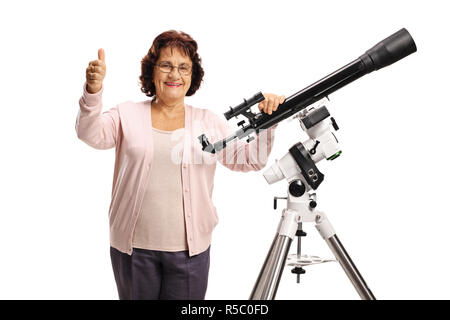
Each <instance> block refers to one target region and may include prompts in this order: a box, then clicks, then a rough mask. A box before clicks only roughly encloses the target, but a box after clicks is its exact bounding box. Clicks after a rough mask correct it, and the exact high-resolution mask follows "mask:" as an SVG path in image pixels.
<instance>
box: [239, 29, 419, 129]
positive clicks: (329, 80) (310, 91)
mask: <svg viewBox="0 0 450 320" xmlns="http://www.w3.org/2000/svg"><path fill="white" fill-rule="evenodd" d="M416 51H417V48H416V44H415V43H414V40H413V38H412V37H411V35H410V34H409V32H408V31H407V30H406V29H404V28H403V29H401V30H399V31H397V32H396V33H394V34H393V35H391V36H389V37H388V38H386V39H384V40H382V41H380V42H379V43H378V44H376V45H375V46H373V47H372V48H371V49H369V50H367V51H366V53H364V54H363V55H362V56H360V57H359V58H358V59H356V60H354V61H353V62H350V63H349V64H347V65H346V66H344V67H342V68H341V69H339V70H337V71H335V72H333V73H331V74H330V75H328V76H326V77H325V78H322V79H321V80H319V81H317V82H315V83H313V84H312V85H310V86H308V87H306V88H305V89H303V90H301V91H299V92H297V93H295V94H293V95H292V96H290V97H288V98H287V99H286V100H285V102H284V103H282V104H280V105H279V106H278V109H277V111H274V112H272V115H268V114H263V115H262V116H260V117H258V118H257V119H256V120H255V121H254V123H251V124H250V125H249V126H248V127H247V128H244V130H245V129H251V128H253V129H254V130H259V129H267V128H270V127H271V126H273V125H274V124H276V123H278V122H280V121H282V120H284V119H286V118H288V117H290V116H291V115H293V114H295V113H297V112H299V111H300V110H302V109H304V108H306V107H307V106H308V105H310V104H312V103H314V102H316V101H319V100H321V99H323V98H324V97H326V96H328V95H329V94H330V93H333V92H334V91H336V90H338V89H340V88H342V87H344V86H345V85H347V84H349V83H350V82H353V81H355V80H356V79H358V78H360V77H362V76H364V75H366V74H368V73H370V72H372V71H375V70H379V69H381V68H384V67H386V66H388V65H390V64H392V63H394V62H397V61H398V60H401V59H403V58H404V57H406V56H408V55H410V54H411V53H414V52H416Z"/></svg>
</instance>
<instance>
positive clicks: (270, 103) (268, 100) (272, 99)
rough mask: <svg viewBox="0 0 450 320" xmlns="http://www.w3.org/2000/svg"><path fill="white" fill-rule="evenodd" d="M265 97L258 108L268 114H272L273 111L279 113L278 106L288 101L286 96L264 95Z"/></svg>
mask: <svg viewBox="0 0 450 320" xmlns="http://www.w3.org/2000/svg"><path fill="white" fill-rule="evenodd" d="M263 96H264V98H265V99H264V101H261V102H260V103H259V104H258V108H259V110H263V111H264V112H265V113H267V114H272V112H273V111H277V108H278V105H279V104H281V103H283V102H284V100H285V99H286V97H285V96H277V95H276V94H273V93H263Z"/></svg>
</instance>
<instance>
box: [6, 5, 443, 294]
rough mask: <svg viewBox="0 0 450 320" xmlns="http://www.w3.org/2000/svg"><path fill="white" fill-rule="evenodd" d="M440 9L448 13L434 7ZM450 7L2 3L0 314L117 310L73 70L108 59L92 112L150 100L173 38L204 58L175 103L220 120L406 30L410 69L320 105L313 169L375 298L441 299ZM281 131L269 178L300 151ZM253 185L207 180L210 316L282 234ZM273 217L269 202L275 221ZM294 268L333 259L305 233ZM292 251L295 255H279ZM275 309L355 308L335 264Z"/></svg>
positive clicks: (100, 163)
mask: <svg viewBox="0 0 450 320" xmlns="http://www.w3.org/2000/svg"><path fill="white" fill-rule="evenodd" d="M446 6H447V8H446ZM447 18H448V4H446V1H428V2H426V3H425V2H423V1H411V0H408V1H384V0H383V1H376V2H374V1H365V2H362V1H314V2H312V1H281V0H278V1H273V0H271V1H255V2H252V1H227V2H220V3H219V2H214V1H181V2H180V1H159V2H152V1H127V2H126V3H125V2H123V1H73V2H70V3H69V2H67V1H14V2H1V5H0V29H1V30H2V40H1V42H2V43H1V47H2V49H1V51H0V55H1V59H0V79H1V80H0V81H1V83H0V88H1V105H2V106H1V116H0V137H1V150H2V152H1V154H2V155H1V158H0V161H1V162H0V165H1V169H2V173H1V178H0V181H1V182H0V188H1V201H0V298H1V299H117V293H116V287H115V282H114V278H113V273H112V269H111V265H110V259H109V230H108V208H109V201H110V195H111V184H112V174H113V164H114V150H113V149H111V150H107V151H100V150H95V149H92V148H91V147H89V146H88V145H86V144H84V143H83V142H82V141H80V140H78V138H77V136H76V133H75V119H76V116H77V113H78V108H79V107H78V100H79V98H80V96H81V94H82V85H83V82H84V77H85V68H86V66H87V64H88V62H89V61H91V60H94V59H96V58H97V50H98V48H104V49H105V52H106V64H107V76H106V79H105V82H104V87H105V90H104V94H103V102H104V106H105V107H104V108H105V110H106V109H109V108H110V107H113V106H114V105H116V104H117V103H120V102H123V101H125V100H134V101H141V100H145V99H147V97H146V96H144V95H143V94H142V93H141V92H140V90H139V85H138V76H139V74H140V60H141V58H142V57H143V56H144V55H145V54H146V53H147V51H148V49H149V47H150V45H151V43H152V41H153V39H154V38H155V37H156V36H157V35H158V34H160V33H161V32H163V31H166V30H169V29H176V30H182V31H184V32H187V33H189V34H190V35H192V36H193V37H194V39H196V41H197V42H198V44H199V53H200V55H201V57H202V58H203V66H204V69H205V77H204V83H203V85H202V87H201V89H200V90H199V91H198V92H197V93H196V94H195V96H193V97H189V98H187V99H186V103H189V104H192V105H194V106H197V107H202V108H209V109H211V110H213V111H214V112H216V113H217V114H221V113H223V112H225V111H226V110H227V109H228V107H229V106H231V105H233V106H234V105H237V104H238V103H240V102H241V101H242V98H247V97H249V96H251V95H253V94H254V93H256V92H258V91H262V92H273V93H276V94H284V95H286V96H289V95H291V94H293V93H295V92H297V91H299V90H301V89H303V88H304V87H306V86H307V85H309V84H311V83H313V82H315V81H316V80H319V79H320V78H322V77H324V76H326V75H328V74H329V73H331V72H333V71H335V70H336V69H338V68H340V67H342V66H344V65H345V64H347V63H348V62H350V61H353V60H354V59H356V58H357V57H359V55H361V54H362V53H364V52H365V51H366V50H367V49H369V48H370V47H372V46H373V45H375V44H376V43H377V42H378V41H380V40H382V39H384V38H386V37H387V36H389V35H391V34H392V33H394V32H396V31H397V30H399V29H400V28H402V27H405V28H407V29H408V31H409V32H410V33H411V35H412V36H413V38H414V40H415V42H416V44H417V47H418V51H417V53H415V54H413V55H411V56H409V57H407V58H405V59H403V60H401V61H399V62H397V63H395V64H394V65H391V66H389V67H387V68H385V69H383V70H380V71H377V72H374V73H372V74H369V75H367V76H365V77H363V78H361V79H359V80H357V81H355V82H353V83H352V84H350V85H348V86H347V87H345V88H343V89H340V90H339V91H337V92H335V93H334V94H332V95H331V96H330V99H331V103H330V104H329V106H328V108H329V110H330V112H331V113H332V115H333V116H334V117H335V118H336V120H337V122H338V124H339V126H340V128H341V130H339V131H338V132H337V136H338V139H339V141H340V143H341V147H342V150H343V153H342V155H341V157H340V158H338V159H337V160H335V161H332V162H326V161H324V162H321V163H319V164H318V166H319V169H320V170H321V171H322V172H323V173H324V174H325V181H324V182H323V184H322V185H321V187H320V188H319V190H318V201H319V207H320V208H321V209H322V210H324V211H325V212H326V213H327V214H328V216H329V218H330V220H331V222H332V224H333V225H334V227H335V229H336V231H337V234H338V236H339V237H340V240H341V241H342V242H343V244H344V246H345V247H346V249H347V251H348V252H349V254H350V255H351V257H352V258H353V260H354V262H355V264H356V265H357V267H358V269H359V270H360V272H361V273H362V275H363V276H364V278H365V280H366V281H367V283H368V284H369V286H370V288H371V290H372V291H373V293H374V294H375V295H376V297H377V298H379V299H448V298H450V293H449V291H448V286H449V285H450V275H449V269H450V250H449V249H448V244H449V239H448V235H447V233H448V225H449V223H450V216H449V213H450V212H449V206H448V198H449V194H448V181H449V178H450V171H449V169H448V166H447V162H448V159H449V158H450V151H449V147H448V146H449V140H448V138H449V135H448V130H447V128H448V127H449V117H450V108H449V103H448V100H447V96H446V95H447V93H448V84H449V82H448V74H449V71H450V70H449V63H448V61H449V59H448V57H449V49H450V45H449V41H448V39H449V32H448V30H450V23H449V22H448V19H447ZM305 138H306V136H305V134H304V133H303V132H302V131H301V130H300V128H299V126H298V124H297V123H296V122H295V121H291V122H287V121H284V122H283V123H281V124H280V125H279V127H278V129H277V131H276V140H275V146H274V148H273V152H272V154H271V155H270V158H269V162H268V164H272V163H273V162H274V160H275V159H279V158H281V157H282V156H283V155H284V154H285V153H286V152H287V151H288V149H289V147H290V146H291V145H293V144H294V143H296V142H298V141H303V140H305ZM262 172H263V171H260V172H251V173H246V174H244V173H238V172H231V171H229V170H228V169H226V168H224V167H222V166H220V165H218V169H217V173H216V179H215V190H214V201H215V204H216V206H217V208H218V213H219V217H220V223H219V225H218V226H217V227H216V230H215V231H214V234H213V243H212V247H211V250H212V251H211V269H210V278H209V287H208V292H207V296H206V298H207V299H247V298H248V296H249V294H250V292H251V290H252V287H253V284H254V282H255V280H256V277H257V275H258V272H259V270H260V267H261V265H262V263H263V261H264V258H265V255H266V253H267V251H268V249H269V246H270V243H271V241H272V239H273V237H274V235H275V230H276V227H277V224H278V221H279V218H280V214H281V209H278V210H277V211H274V210H273V209H272V203H273V196H275V195H277V196H284V195H285V193H286V187H287V186H286V184H285V182H279V183H277V184H275V185H271V186H269V185H267V183H266V182H265V180H264V178H263V176H262ZM283 206H284V203H283V202H280V207H281V208H282V207H283ZM305 230H306V231H307V232H308V237H306V239H305V240H304V246H303V252H304V253H307V254H314V255H321V256H324V257H331V252H330V251H329V249H328V247H327V246H326V244H325V242H323V241H322V239H321V238H320V236H319V235H318V233H317V232H316V230H315V228H314V227H313V226H312V225H306V226H305ZM291 251H292V252H295V248H294V246H293V247H292V248H291ZM277 298H278V299H358V298H359V296H358V295H357V293H356V292H355V290H354V289H353V287H352V285H351V284H350V282H349V280H348V279H347V278H346V276H345V274H344V272H343V271H342V269H341V268H340V267H339V265H338V264H337V263H330V264H323V265H318V266H313V267H309V268H307V273H306V275H305V276H303V278H302V283H301V284H300V285H297V284H296V283H295V276H294V275H292V274H291V273H290V268H286V269H285V272H284V274H283V277H282V280H281V284H280V287H279V291H278V295H277Z"/></svg>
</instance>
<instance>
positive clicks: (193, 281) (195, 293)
mask: <svg viewBox="0 0 450 320" xmlns="http://www.w3.org/2000/svg"><path fill="white" fill-rule="evenodd" d="M110 253H111V262H112V267H113V272H114V278H115V280H116V284H117V290H118V292H119V299H120V300H156V299H170V300H191V299H192V300H203V299H205V293H206V288H207V286H208V272H209V248H208V249H207V250H206V251H204V252H202V253H200V254H198V255H195V256H192V257H189V253H188V251H178V252H165V251H155V250H146V249H137V248H133V253H132V255H131V256H130V255H128V254H126V253H122V252H120V251H119V250H117V249H115V248H113V247H111V249H110Z"/></svg>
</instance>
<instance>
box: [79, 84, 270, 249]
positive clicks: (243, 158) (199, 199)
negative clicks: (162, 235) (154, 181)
mask: <svg viewBox="0 0 450 320" xmlns="http://www.w3.org/2000/svg"><path fill="white" fill-rule="evenodd" d="M102 92H103V88H102V90H100V91H99V92H98V93H95V94H89V93H88V92H87V91H86V84H84V92H83V96H82V97H81V99H80V101H79V103H80V110H79V112H78V116H77V120H76V124H75V129H76V132H77V135H78V138H79V139H81V140H82V141H84V142H86V143H87V144H88V145H90V146H91V147H93V148H96V149H110V148H113V147H115V149H116V158H115V166H114V177H113V186H112V197H111V205H110V207H109V226H110V242H111V246H112V247H114V248H116V249H118V250H120V251H121V252H124V253H128V254H130V255H131V253H132V239H133V232H134V228H135V225H136V221H137V218H138V216H139V212H140V208H141V204H142V200H143V197H144V193H145V187H146V186H147V180H148V174H149V171H150V166H151V164H152V156H153V141H152V125H151V124H152V122H151V112H150V108H151V103H150V100H146V101H142V102H131V101H127V102H124V103H121V104H119V105H117V106H116V107H114V108H111V109H110V110H108V111H105V112H103V113H102V107H103V106H102ZM236 130H237V128H236ZM236 130H234V129H232V128H230V127H229V126H228V124H227V123H226V121H225V119H222V118H220V117H218V116H217V115H215V114H214V113H213V112H211V111H209V110H207V109H199V108H194V107H191V106H189V105H185V129H184V136H185V138H184V145H182V146H180V147H181V150H182V151H183V152H182V162H181V170H182V172H181V176H182V185H183V202H184V203H183V204H184V210H185V222H186V233H187V239H188V247H189V255H190V256H193V255H196V254H199V253H201V252H203V251H204V250H206V249H207V248H208V246H209V245H210V243H211V234H212V231H213V229H214V227H215V226H216V225H217V223H218V216H217V211H216V207H215V206H214V204H213V202H212V192H213V186H214V173H215V169H216V162H217V161H219V162H220V163H222V164H223V165H224V166H226V167H227V168H229V169H231V170H235V171H244V172H245V171H250V170H260V169H262V168H263V167H264V166H265V164H266V162H267V157H268V155H269V154H270V151H271V149H272V145H273V131H274V127H273V128H271V129H269V130H266V131H265V132H261V133H260V134H259V135H258V136H256V139H255V140H253V141H252V142H250V143H246V142H245V141H243V140H244V139H243V140H239V141H235V143H234V144H229V145H228V146H227V148H225V149H224V150H223V151H221V152H219V153H217V154H215V155H213V154H210V153H207V152H204V151H202V150H201V145H200V142H199V140H198V138H197V137H198V136H199V135H201V134H202V133H205V134H206V136H207V137H208V138H209V141H210V142H211V143H213V142H217V141H218V140H220V139H223V138H225V137H228V136H230V135H231V134H233V133H234V132H235V131H236ZM180 160H181V159H180Z"/></svg>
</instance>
